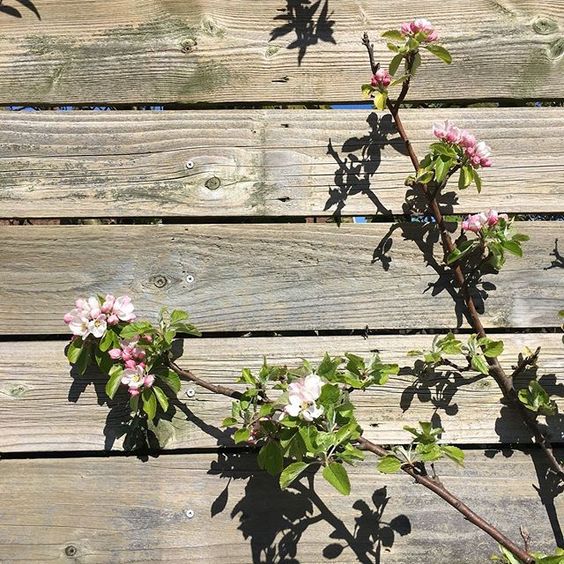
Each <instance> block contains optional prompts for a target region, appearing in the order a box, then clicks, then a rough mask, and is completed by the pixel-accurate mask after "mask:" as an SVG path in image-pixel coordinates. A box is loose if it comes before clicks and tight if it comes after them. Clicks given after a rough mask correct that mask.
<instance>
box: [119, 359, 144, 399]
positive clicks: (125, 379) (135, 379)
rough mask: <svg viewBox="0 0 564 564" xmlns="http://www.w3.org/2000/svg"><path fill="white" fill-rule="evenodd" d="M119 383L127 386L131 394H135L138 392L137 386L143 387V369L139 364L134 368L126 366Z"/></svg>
mask: <svg viewBox="0 0 564 564" xmlns="http://www.w3.org/2000/svg"><path fill="white" fill-rule="evenodd" d="M121 383H122V384H124V385H125V386H127V388H128V391H129V393H130V394H131V395H137V394H138V393H139V388H141V387H143V384H144V383H145V369H144V368H142V367H140V366H137V367H135V368H126V369H125V370H124V371H123V374H122V376H121ZM132 390H133V393H132ZM135 392H137V393H135Z"/></svg>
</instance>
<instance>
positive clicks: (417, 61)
mask: <svg viewBox="0 0 564 564" xmlns="http://www.w3.org/2000/svg"><path fill="white" fill-rule="evenodd" d="M420 66H421V54H420V53H419V51H417V53H415V57H413V65H412V66H411V74H412V76H414V75H415V73H416V71H417V69H418V68H419V67H420Z"/></svg>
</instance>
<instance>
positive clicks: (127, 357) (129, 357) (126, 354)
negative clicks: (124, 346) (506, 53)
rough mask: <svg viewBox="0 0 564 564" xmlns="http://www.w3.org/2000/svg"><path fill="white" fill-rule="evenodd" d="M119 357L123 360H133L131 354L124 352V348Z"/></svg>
mask: <svg viewBox="0 0 564 564" xmlns="http://www.w3.org/2000/svg"><path fill="white" fill-rule="evenodd" d="M121 358H122V360H123V361H124V362H127V361H128V360H133V359H132V358H131V355H130V354H129V353H127V352H125V350H124V351H123V352H122V353H121Z"/></svg>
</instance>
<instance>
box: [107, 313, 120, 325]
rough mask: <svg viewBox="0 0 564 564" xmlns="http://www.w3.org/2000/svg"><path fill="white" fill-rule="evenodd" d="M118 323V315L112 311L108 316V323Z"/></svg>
mask: <svg viewBox="0 0 564 564" xmlns="http://www.w3.org/2000/svg"><path fill="white" fill-rule="evenodd" d="M118 323H119V317H118V316H117V315H116V314H115V313H112V314H111V315H110V316H109V317H108V325H117V324H118Z"/></svg>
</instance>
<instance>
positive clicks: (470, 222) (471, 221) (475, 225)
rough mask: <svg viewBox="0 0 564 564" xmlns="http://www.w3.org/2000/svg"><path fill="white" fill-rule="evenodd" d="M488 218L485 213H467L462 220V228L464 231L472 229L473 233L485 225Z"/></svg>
mask: <svg viewBox="0 0 564 564" xmlns="http://www.w3.org/2000/svg"><path fill="white" fill-rule="evenodd" d="M487 223H488V218H487V216H486V214H485V213H476V214H474V215H469V216H468V217H467V218H466V219H465V220H464V221H463V222H462V229H464V231H472V232H473V233H478V231H480V229H482V227H484V225H487Z"/></svg>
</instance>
